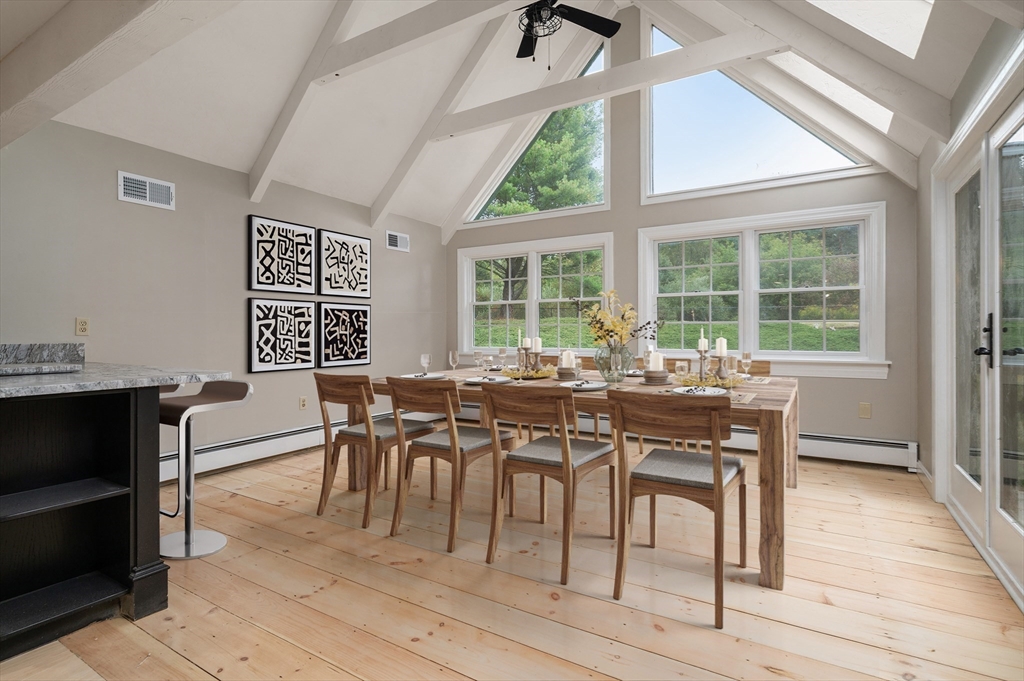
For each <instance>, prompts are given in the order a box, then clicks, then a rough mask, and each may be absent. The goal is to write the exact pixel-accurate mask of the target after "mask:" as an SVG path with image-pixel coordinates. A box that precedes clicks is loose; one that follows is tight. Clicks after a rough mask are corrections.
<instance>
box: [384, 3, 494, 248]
mask: <svg viewBox="0 0 1024 681" xmlns="http://www.w3.org/2000/svg"><path fill="white" fill-rule="evenodd" d="M508 25H509V22H508V21H506V17H497V18H494V19H491V20H490V21H489V22H487V25H486V26H484V30H483V32H482V33H481V34H480V36H479V37H478V38H477V39H476V43H474V44H473V47H472V49H470V51H469V54H468V55H467V56H466V58H465V59H464V60H463V62H462V66H460V67H459V70H458V71H457V72H456V73H455V76H454V77H453V78H452V80H451V82H450V83H448V87H447V88H445V91H444V94H442V95H441V98H440V99H439V100H438V101H437V104H436V105H435V106H434V109H433V111H431V112H430V115H429V116H428V117H427V120H426V121H425V122H424V123H423V126H422V127H421V128H420V131H419V133H418V134H417V135H416V139H414V140H413V142H412V144H411V145H410V146H409V148H408V149H407V150H406V152H405V155H404V156H403V157H402V160H401V161H400V162H399V164H398V166H397V167H396V168H395V171H394V172H393V173H391V177H390V178H388V181H387V184H385V185H384V189H382V190H381V192H380V194H378V195H377V198H376V199H375V200H374V202H373V205H372V206H370V227H371V228H372V227H376V226H377V225H378V224H379V223H380V221H381V220H382V219H383V218H384V216H385V215H387V214H388V212H389V211H390V210H391V207H392V206H393V205H394V202H395V199H396V198H397V196H398V194H399V193H400V192H401V191H402V187H404V186H405V184H406V182H407V181H408V180H409V175H410V173H412V171H413V170H414V169H415V168H416V166H417V165H418V164H419V162H420V160H421V159H422V158H423V154H424V153H425V152H426V150H427V146H428V145H429V144H430V138H431V135H432V134H433V132H434V129H435V128H437V124H438V123H440V122H441V120H442V119H443V118H444V117H445V116H446V115H448V114H450V113H451V112H452V111H454V110H455V108H456V107H458V105H459V103H460V102H461V101H462V98H463V97H465V95H466V92H468V91H469V87H470V86H471V85H472V84H473V81H474V80H475V79H476V77H477V75H478V74H479V73H480V70H481V69H482V68H483V66H484V64H486V63H487V59H488V58H489V57H490V56H491V54H493V53H494V49H495V48H496V47H497V45H498V43H499V42H500V41H501V36H502V34H503V33H504V32H505V28H506V27H507V26H508Z"/></svg>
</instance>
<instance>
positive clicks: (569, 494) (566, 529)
mask: <svg viewBox="0 0 1024 681" xmlns="http://www.w3.org/2000/svg"><path fill="white" fill-rule="evenodd" d="M575 520H576V472H575V471H573V473H572V478H571V479H570V480H562V584H568V583H569V556H570V555H571V554H572V530H573V526H574V525H575Z"/></svg>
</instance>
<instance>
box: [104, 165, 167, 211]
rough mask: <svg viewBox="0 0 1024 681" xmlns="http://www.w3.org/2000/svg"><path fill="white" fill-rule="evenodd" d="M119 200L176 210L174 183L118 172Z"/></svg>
mask: <svg viewBox="0 0 1024 681" xmlns="http://www.w3.org/2000/svg"><path fill="white" fill-rule="evenodd" d="M117 198H118V200H119V201H128V202H130V203H141V204H143V205H144V206H155V207H157V208H164V209H166V210H174V183H173V182H164V181H163V180H154V179H153V178H151V177H143V176H142V175H133V174H131V173H125V172H122V171H118V172H117Z"/></svg>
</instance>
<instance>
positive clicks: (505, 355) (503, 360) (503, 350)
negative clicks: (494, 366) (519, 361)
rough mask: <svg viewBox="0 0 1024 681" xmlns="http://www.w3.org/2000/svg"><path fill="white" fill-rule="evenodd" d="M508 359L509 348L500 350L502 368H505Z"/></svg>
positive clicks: (499, 356)
mask: <svg viewBox="0 0 1024 681" xmlns="http://www.w3.org/2000/svg"><path fill="white" fill-rule="evenodd" d="M507 357H508V348H498V359H499V360H501V368H502V369H504V368H505V359H506V358H507Z"/></svg>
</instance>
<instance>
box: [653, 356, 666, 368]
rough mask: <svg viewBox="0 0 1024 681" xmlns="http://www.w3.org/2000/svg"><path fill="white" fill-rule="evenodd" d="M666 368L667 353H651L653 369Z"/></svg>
mask: <svg viewBox="0 0 1024 681" xmlns="http://www.w3.org/2000/svg"><path fill="white" fill-rule="evenodd" d="M664 370H665V355H663V354H662V353H660V352H652V353H651V371H664Z"/></svg>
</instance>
